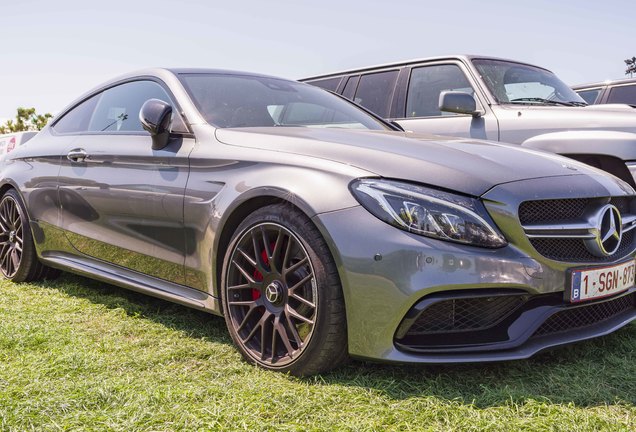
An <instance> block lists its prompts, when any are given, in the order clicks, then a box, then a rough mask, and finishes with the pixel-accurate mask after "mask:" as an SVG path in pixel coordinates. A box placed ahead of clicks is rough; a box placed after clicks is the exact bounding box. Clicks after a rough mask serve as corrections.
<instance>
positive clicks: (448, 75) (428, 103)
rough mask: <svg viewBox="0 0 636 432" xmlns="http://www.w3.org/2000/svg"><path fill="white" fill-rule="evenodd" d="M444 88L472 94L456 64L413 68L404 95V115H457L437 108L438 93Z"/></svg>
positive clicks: (468, 84)
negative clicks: (405, 94) (406, 91)
mask: <svg viewBox="0 0 636 432" xmlns="http://www.w3.org/2000/svg"><path fill="white" fill-rule="evenodd" d="M446 90H448V91H460V92H465V93H469V94H471V95H474V91H473V88H472V86H471V85H470V83H469V82H468V79H467V78H466V76H465V75H464V72H462V70H461V69H460V68H459V66H457V65H435V66H425V67H419V68H416V69H413V71H412V72H411V80H410V82H409V89H408V93H407V96H406V98H407V99H406V116H407V117H430V116H442V115H457V114H455V113H449V112H442V111H440V109H439V95H440V93H441V92H443V91H446Z"/></svg>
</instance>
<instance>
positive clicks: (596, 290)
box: [570, 260, 636, 303]
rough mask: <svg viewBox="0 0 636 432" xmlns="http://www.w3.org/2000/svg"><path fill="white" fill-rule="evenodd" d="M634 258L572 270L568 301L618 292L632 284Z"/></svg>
mask: <svg viewBox="0 0 636 432" xmlns="http://www.w3.org/2000/svg"><path fill="white" fill-rule="evenodd" d="M635 271H636V262H635V261H634V260H631V261H627V262H624V263H622V264H617V265H613V266H608V267H596V268H592V269H580V270H572V277H571V281H572V284H571V287H570V302H572V303H576V302H580V301H585V300H591V299H597V298H601V297H607V296H611V295H614V294H618V293H620V292H622V291H626V290H627V289H628V288H630V287H632V286H634V272H635Z"/></svg>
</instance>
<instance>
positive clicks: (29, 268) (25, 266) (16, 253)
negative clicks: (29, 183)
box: [0, 189, 59, 282]
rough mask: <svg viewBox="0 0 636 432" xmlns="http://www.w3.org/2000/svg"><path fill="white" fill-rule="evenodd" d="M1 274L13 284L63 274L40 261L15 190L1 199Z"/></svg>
mask: <svg viewBox="0 0 636 432" xmlns="http://www.w3.org/2000/svg"><path fill="white" fill-rule="evenodd" d="M0 272H1V273H2V275H3V276H4V277H5V278H6V279H9V280H11V281H13V282H30V281H34V280H40V279H45V278H48V279H51V278H54V277H57V275H58V274H59V271H58V270H55V269H52V268H50V267H47V266H45V265H44V264H42V263H41V262H40V261H39V259H38V257H37V253H36V251H35V245H34V244H33V236H32V234H31V228H30V226H29V218H28V217H27V212H26V208H25V207H24V204H23V203H22V199H21V198H20V195H18V193H17V192H16V191H15V190H14V189H9V190H8V191H7V192H6V193H5V194H4V195H3V196H2V199H1V200H0Z"/></svg>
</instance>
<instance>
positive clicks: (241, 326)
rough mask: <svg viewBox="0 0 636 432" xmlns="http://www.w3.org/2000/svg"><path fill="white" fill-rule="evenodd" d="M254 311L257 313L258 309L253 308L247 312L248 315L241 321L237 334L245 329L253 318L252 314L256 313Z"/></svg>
mask: <svg viewBox="0 0 636 432" xmlns="http://www.w3.org/2000/svg"><path fill="white" fill-rule="evenodd" d="M254 311H256V307H252V308H250V309H249V310H248V311H247V313H246V314H245V316H244V317H243V320H242V321H241V324H240V325H239V326H238V327H237V328H236V331H237V332H240V331H241V330H243V328H244V327H245V325H246V324H247V322H248V321H249V319H250V318H251V317H252V314H253V313H254Z"/></svg>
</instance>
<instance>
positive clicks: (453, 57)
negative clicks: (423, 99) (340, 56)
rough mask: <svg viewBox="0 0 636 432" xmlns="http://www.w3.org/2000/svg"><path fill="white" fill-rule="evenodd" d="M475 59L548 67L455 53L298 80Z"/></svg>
mask: <svg viewBox="0 0 636 432" xmlns="http://www.w3.org/2000/svg"><path fill="white" fill-rule="evenodd" d="M476 59H482V60H497V61H505V62H510V63H518V64H522V65H527V66H532V67H536V68H540V69H544V70H548V69H546V68H543V67H541V66H536V65H533V64H530V63H526V62H522V61H518V60H511V59H506V58H500V57H492V56H485V55H476V54H455V55H444V56H436V57H424V58H417V59H411V60H404V61H399V62H393V63H385V64H379V65H374V66H366V67H362V68H356V69H347V70H343V71H338V72H330V73H328V74H322V75H314V76H310V77H306V78H301V80H300V81H309V80H313V79H318V78H330V77H337V76H340V75H346V74H352V73H363V72H370V71H373V70H376V69H385V68H392V67H402V66H408V65H411V64H416V63H424V62H431V61H440V60H462V61H464V62H469V61H470V60H476Z"/></svg>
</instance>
